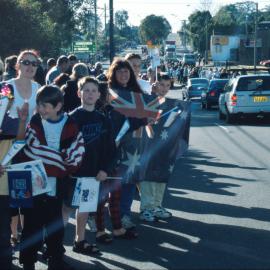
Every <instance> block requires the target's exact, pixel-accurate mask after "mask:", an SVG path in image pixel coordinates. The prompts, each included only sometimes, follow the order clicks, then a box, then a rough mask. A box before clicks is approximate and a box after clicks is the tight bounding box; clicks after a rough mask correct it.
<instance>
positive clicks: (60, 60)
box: [57, 55, 69, 66]
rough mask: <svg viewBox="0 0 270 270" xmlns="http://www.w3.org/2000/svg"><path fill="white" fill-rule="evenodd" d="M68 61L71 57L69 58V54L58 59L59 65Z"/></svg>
mask: <svg viewBox="0 0 270 270" xmlns="http://www.w3.org/2000/svg"><path fill="white" fill-rule="evenodd" d="M68 61H69V59H68V58H67V56H65V55H61V56H59V57H58V59H57V66H61V65H62V64H64V63H67V62H68Z"/></svg>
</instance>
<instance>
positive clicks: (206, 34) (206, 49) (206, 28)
mask: <svg viewBox="0 0 270 270" xmlns="http://www.w3.org/2000/svg"><path fill="white" fill-rule="evenodd" d="M204 59H205V64H208V18H206V24H205V56H204Z"/></svg>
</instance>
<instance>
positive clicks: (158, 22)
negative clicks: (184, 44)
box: [139, 15, 171, 44]
mask: <svg viewBox="0 0 270 270" xmlns="http://www.w3.org/2000/svg"><path fill="white" fill-rule="evenodd" d="M170 32H171V26H170V24H169V22H168V21H167V19H166V18H164V17H163V16H156V15H149V16H147V17H145V18H144V19H143V20H142V22H141V24H140V26H139V34H140V37H141V40H142V42H144V43H146V42H147V41H152V43H153V44H160V43H162V41H163V40H165V39H166V37H167V36H168V34H169V33H170Z"/></svg>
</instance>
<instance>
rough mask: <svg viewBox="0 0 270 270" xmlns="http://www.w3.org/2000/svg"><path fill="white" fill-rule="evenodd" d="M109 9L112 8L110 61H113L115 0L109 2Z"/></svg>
mask: <svg viewBox="0 0 270 270" xmlns="http://www.w3.org/2000/svg"><path fill="white" fill-rule="evenodd" d="M109 5H110V6H109V9H110V63H112V61H113V58H114V39H113V32H114V29H113V28H114V24H113V0H110V2H109Z"/></svg>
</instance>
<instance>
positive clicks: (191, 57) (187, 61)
mask: <svg viewBox="0 0 270 270" xmlns="http://www.w3.org/2000/svg"><path fill="white" fill-rule="evenodd" d="M183 64H184V65H192V66H195V65H196V56H195V54H193V53H185V54H184V56H183Z"/></svg>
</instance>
